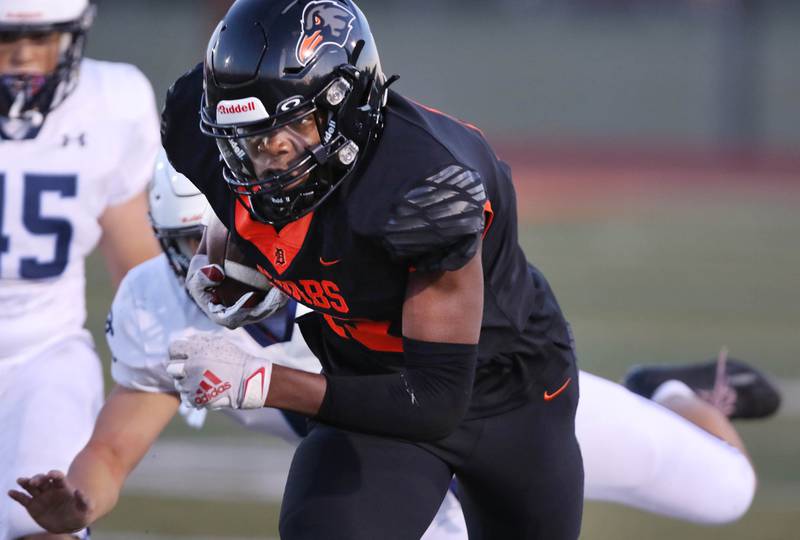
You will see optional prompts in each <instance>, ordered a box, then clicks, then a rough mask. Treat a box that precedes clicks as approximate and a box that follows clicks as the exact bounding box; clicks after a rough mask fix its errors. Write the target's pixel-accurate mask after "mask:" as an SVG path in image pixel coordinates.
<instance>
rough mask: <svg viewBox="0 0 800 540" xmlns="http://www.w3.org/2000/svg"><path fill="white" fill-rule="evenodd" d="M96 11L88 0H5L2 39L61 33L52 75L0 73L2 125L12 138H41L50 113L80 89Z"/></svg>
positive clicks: (0, 11) (1, 1) (0, 12)
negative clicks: (40, 135) (80, 75)
mask: <svg viewBox="0 0 800 540" xmlns="http://www.w3.org/2000/svg"><path fill="white" fill-rule="evenodd" d="M94 13H95V7H94V6H93V5H91V4H90V3H89V1H88V0H0V35H2V39H4V40H13V39H15V36H16V35H19V36H23V35H25V34H41V33H48V32H60V33H61V42H60V45H59V46H60V49H59V59H58V64H57V65H56V68H55V70H54V71H53V72H52V73H45V74H40V75H30V74H14V73H0V129H2V134H3V135H5V136H6V137H7V138H11V139H27V138H32V137H35V136H36V134H37V133H38V132H39V128H40V127H41V126H42V124H43V123H44V118H45V116H47V114H48V113H49V112H50V111H51V110H53V109H54V108H56V107H58V105H60V104H61V103H62V102H63V101H64V100H65V99H66V98H67V96H68V95H69V94H70V93H71V92H72V91H73V90H74V89H75V86H76V85H77V84H78V71H79V67H80V61H81V59H82V58H83V48H84V44H85V42H86V32H87V31H88V30H89V27H90V26H91V25H92V21H93V20H94Z"/></svg>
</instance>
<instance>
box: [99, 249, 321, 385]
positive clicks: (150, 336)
mask: <svg viewBox="0 0 800 540" xmlns="http://www.w3.org/2000/svg"><path fill="white" fill-rule="evenodd" d="M198 333H201V334H206V335H208V334H216V335H219V336H220V337H224V338H225V339H228V340H230V341H231V342H233V343H234V344H236V345H237V346H238V347H239V348H241V349H242V350H244V351H245V352H247V353H250V354H252V355H255V356H260V357H262V358H268V359H269V360H272V361H273V362H275V363H276V364H280V365H284V366H287V367H291V368H295V369H302V370H304V371H313V372H316V373H318V372H319V371H321V370H322V367H321V366H320V364H319V361H318V360H317V358H316V357H315V356H314V355H313V354H312V353H311V351H310V350H309V349H308V346H307V345H306V343H305V341H304V340H303V336H302V335H301V333H300V329H299V328H297V325H295V326H294V330H293V331H292V338H291V340H290V341H287V342H285V343H276V344H274V345H269V346H267V347H262V346H261V345H259V344H258V343H257V342H256V341H255V339H253V338H252V337H250V334H248V333H247V331H246V330H244V329H243V328H237V329H235V330H229V329H227V328H225V327H222V326H219V325H217V324H214V323H213V322H211V320H210V319H208V317H206V316H205V314H204V313H203V312H202V311H200V308H198V307H197V305H196V304H195V303H194V301H193V300H192V299H191V298H190V297H189V294H188V293H187V292H186V291H185V290H184V288H183V286H182V285H181V284H180V282H179V281H178V279H177V278H176V277H175V274H174V273H173V271H172V267H170V265H169V262H168V260H167V257H166V255H164V254H161V255H159V256H158V257H154V258H152V259H150V260H149V261H145V262H143V263H142V264H140V265H138V266H136V267H135V268H133V269H132V270H131V271H130V272H128V275H126V276H125V278H124V279H123V280H122V283H120V286H119V289H118V290H117V295H116V296H115V298H114V303H113V304H112V305H111V312H110V313H109V319H108V323H107V324H106V339H107V341H108V346H109V348H110V349H111V354H112V356H113V358H112V363H111V375H112V377H113V378H114V380H115V381H116V382H117V384H120V385H122V386H126V387H128V388H133V389H135V390H142V391H145V392H174V391H175V388H174V386H173V383H172V377H170V376H169V375H168V374H167V369H166V362H167V359H168V357H169V353H168V347H169V344H170V343H171V342H172V341H174V340H176V339H191V336H192V335H197V334H198Z"/></svg>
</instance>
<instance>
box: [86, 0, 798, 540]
mask: <svg viewBox="0 0 800 540" xmlns="http://www.w3.org/2000/svg"><path fill="white" fill-rule="evenodd" d="M229 4H230V2H229V1H226V0H205V1H201V0H170V1H169V2H164V1H156V0H138V1H137V2H126V1H123V0H118V1H115V0H99V1H98V5H99V15H98V19H97V21H96V24H95V27H94V29H93V30H92V33H91V34H90V40H89V44H90V45H89V53H90V55H92V56H94V57H98V58H103V59H111V60H122V61H128V62H132V63H134V64H137V65H138V66H139V67H140V68H141V69H142V70H143V71H144V72H145V73H146V74H147V75H148V77H149V78H150V79H151V81H152V83H153V85H154V87H155V89H156V92H157V95H158V97H159V101H160V103H163V95H164V92H165V91H166V89H167V87H168V85H169V84H170V83H171V81H173V80H174V79H175V78H176V77H177V76H178V75H179V74H181V73H182V72H184V71H185V70H187V69H189V68H190V67H191V66H192V65H193V64H194V63H195V62H197V61H199V60H200V59H201V58H202V56H203V53H204V50H205V44H206V40H207V38H208V36H209V35H210V32H211V30H212V29H213V27H214V25H215V23H216V21H217V20H218V19H219V18H220V16H221V15H222V14H223V13H224V11H225V9H226V8H227V7H228V5H229ZM360 5H361V7H362V9H363V10H364V11H365V13H366V14H367V16H368V18H369V19H370V21H371V25H372V29H373V32H374V33H375V35H376V38H377V41H378V44H379V46H380V47H381V56H382V60H383V65H384V69H385V71H387V72H388V73H390V74H391V73H395V72H396V73H399V74H400V75H401V76H402V78H401V80H400V82H399V83H398V84H397V86H396V88H397V89H398V90H400V91H401V92H403V93H404V94H406V95H408V96H410V97H414V98H415V99H417V100H420V101H422V102H424V103H426V104H428V105H431V106H433V107H437V108H440V109H442V110H445V111H447V112H448V113H451V114H453V115H455V116H458V117H460V118H463V119H465V120H468V121H470V122H472V123H475V124H477V125H478V126H480V127H481V128H482V129H483V130H484V132H485V133H486V134H487V136H488V137H489V139H490V140H491V141H492V142H493V143H494V144H495V146H496V148H497V151H498V154H499V155H500V156H501V157H502V158H504V159H506V160H507V161H509V162H510V163H511V165H512V167H513V169H514V172H515V183H516V185H517V189H518V195H519V206H520V211H521V220H522V225H521V229H522V239H523V243H524V247H525V250H526V253H527V254H528V257H529V259H530V260H531V261H533V262H534V263H535V264H537V265H538V266H539V267H540V268H542V269H543V270H544V272H545V274H546V275H547V276H548V277H549V279H550V280H551V282H552V283H553V285H554V287H555V290H556V291H557V293H558V294H559V298H560V301H561V303H562V306H563V308H564V310H565V312H566V314H567V316H568V318H569V319H570V320H571V322H572V324H573V326H574V329H575V333H576V336H577V341H578V351H579V355H580V360H581V362H582V367H583V368H585V369H588V370H590V371H593V372H595V373H598V374H600V375H603V376H606V377H609V378H612V379H618V378H619V377H620V376H621V375H622V373H623V372H624V371H625V368H626V367H627V366H628V365H629V364H630V363H633V362H641V361H647V362H667V361H678V360H680V361H696V360H702V359H705V358H710V357H713V356H714V355H715V354H716V352H717V350H718V349H719V347H720V346H722V345H727V346H728V347H729V348H730V350H731V354H732V355H733V356H739V357H742V358H746V359H749V360H751V361H754V362H756V363H758V364H759V365H760V366H761V367H763V368H765V369H767V370H769V371H770V372H771V373H773V374H774V376H775V378H776V379H777V380H778V381H779V382H780V384H781V386H782V387H783V388H784V390H785V403H784V407H783V409H782V411H781V413H780V414H779V415H778V416H777V417H776V418H774V419H771V420H769V421H767V422H758V423H751V424H740V428H741V432H742V434H743V436H744V439H745V440H746V442H747V444H748V446H749V448H750V449H751V451H752V456H753V459H754V461H755V465H756V469H757V470H758V472H759V475H760V487H759V491H758V494H757V496H756V499H755V501H754V504H753V507H752V509H751V511H750V512H749V514H748V515H747V516H746V517H745V518H744V519H743V520H742V521H740V522H739V523H736V524H734V525H731V526H727V527H722V528H704V527H698V526H692V525H687V524H683V523H679V522H676V521H672V520H668V519H664V518H658V517H654V516H650V515H647V514H643V513H640V512H636V511H633V510H627V509H623V508H619V507H615V506H612V505H606V504H596V503H594V504H589V505H587V509H586V517H585V521H584V533H583V536H582V538H585V539H591V540H600V539H607V538H608V539H610V538H615V539H616V538H647V539H674V538H681V539H687V540H688V539H706V538H726V539H727V540H734V539H752V538H759V539H763V540H766V539H781V540H783V539H788V538H797V537H798V536H800V532H798V531H800V512H798V508H800V429H798V428H799V427H800V423H799V422H798V417H799V415H800V369H798V367H797V362H798V359H800V337H799V336H800V69H798V66H800V38H798V36H800V5H798V4H797V2H793V1H791V0H761V1H756V0H694V1H689V0H674V1H672V2H663V1H658V0H558V1H556V0H527V1H525V0H495V1H493V2H485V1H480V0H460V1H456V0H443V1H437V2H430V1H423V0H405V1H402V2H401V1H398V0H381V1H378V0H362V1H361V2H360ZM120 106H124V104H120ZM94 261H95V264H93V265H91V266H92V272H93V273H92V275H91V276H90V287H89V289H90V290H89V294H90V309H91V310H92V313H91V318H90V325H91V328H92V330H93V332H94V333H95V336H96V338H97V339H98V346H99V348H100V349H101V351H102V352H103V354H104V355H105V358H106V359H107V358H108V353H107V349H106V348H105V345H104V343H103V340H102V337H101V330H102V321H103V318H104V316H105V312H106V310H107V306H108V305H109V303H110V299H111V295H112V292H111V290H110V288H109V285H108V280H107V278H106V276H105V273H104V269H103V268H102V264H101V263H100V261H99V259H98V258H95V259H94ZM290 457H291V447H290V446H289V445H287V444H285V443H283V442H280V441H276V440H269V439H267V438H265V437H260V436H258V435H254V434H248V433H246V432H243V431H241V430H238V429H237V428H235V427H233V426H232V425H230V424H228V423H227V422H226V421H225V420H224V419H219V418H215V417H214V415H213V414H212V415H211V418H210V421H209V423H208V426H207V429H204V430H203V431H202V432H197V433H196V432H192V431H191V430H189V429H188V428H186V427H184V426H182V425H181V424H180V422H175V423H173V425H172V426H170V428H169V430H168V432H167V433H166V434H165V436H164V437H162V440H161V441H160V442H159V444H158V446H157V447H156V448H155V449H154V451H153V452H152V453H151V454H150V455H148V457H147V458H146V459H145V460H144V462H143V463H142V465H141V466H140V468H139V470H137V472H136V473H135V474H134V476H133V478H132V479H131V482H130V483H129V486H128V488H127V489H126V491H125V496H124V498H123V500H122V501H121V502H120V504H119V506H118V508H117V509H116V511H115V512H113V513H112V514H111V515H110V516H108V517H107V518H105V519H103V520H102V521H100V522H99V523H98V525H97V527H96V528H95V531H94V532H95V537H96V538H100V539H103V538H111V539H134V538H150V539H164V538H195V539H197V538H229V539H230V538H255V537H260V538H264V537H271V538H274V537H276V536H277V532H276V531H277V527H276V524H277V512H278V505H279V501H280V492H281V486H282V482H283V478H284V475H285V471H286V467H287V465H288V462H289V459H290Z"/></svg>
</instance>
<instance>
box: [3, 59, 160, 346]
mask: <svg viewBox="0 0 800 540" xmlns="http://www.w3.org/2000/svg"><path fill="white" fill-rule="evenodd" d="M158 148H159V127H158V114H157V111H156V105H155V99H154V96H153V89H152V87H151V86H150V83H149V82H148V80H147V79H146V78H145V76H144V75H143V74H142V73H141V72H140V71H139V70H138V69H137V68H135V67H133V66H131V65H127V64H118V63H110V62H100V61H96V60H88V59H87V60H84V61H83V62H82V64H81V75H80V81H79V83H78V86H77V87H76V89H75V90H74V92H73V93H72V94H71V95H70V96H69V97H68V98H67V99H66V100H65V101H64V102H63V103H62V104H61V105H60V106H59V107H57V108H56V109H54V110H53V111H52V112H50V114H48V115H47V117H46V119H45V122H44V125H43V126H42V128H41V131H40V132H39V134H38V135H37V136H36V137H35V138H33V139H30V140H21V141H10V140H0V344H1V345H0V361H2V360H3V359H8V358H11V357H28V356H32V355H33V354H34V353H35V352H36V351H38V350H41V349H42V347H45V346H47V345H48V344H49V343H52V342H53V341H55V340H58V339H63V338H64V337H66V336H68V335H72V334H76V333H84V332H85V330H83V325H84V321H85V318H86V307H85V297H84V296H85V295H84V288H85V278H84V258H85V257H86V256H87V255H88V254H89V252H91V251H92V249H94V247H95V245H96V244H97V241H98V239H99V238H100V235H101V228H100V225H99V223H98V218H99V217H100V216H101V215H102V214H103V212H104V211H105V210H106V209H107V208H108V207H110V206H115V205H118V204H121V203H124V202H126V201H127V200H129V199H130V198H131V197H133V196H135V195H137V194H139V193H141V192H142V191H143V190H144V189H145V187H146V185H147V182H148V181H149V179H150V177H151V175H152V171H153V165H154V162H155V157H156V152H157V151H158Z"/></svg>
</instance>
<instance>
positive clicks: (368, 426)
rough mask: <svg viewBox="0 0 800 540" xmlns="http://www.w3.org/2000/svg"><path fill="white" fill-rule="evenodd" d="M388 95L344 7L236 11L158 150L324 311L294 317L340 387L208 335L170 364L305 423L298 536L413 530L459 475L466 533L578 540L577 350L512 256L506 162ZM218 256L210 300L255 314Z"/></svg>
mask: <svg viewBox="0 0 800 540" xmlns="http://www.w3.org/2000/svg"><path fill="white" fill-rule="evenodd" d="M201 69H202V71H201ZM393 80H394V78H393V77H391V78H388V79H387V78H386V77H385V76H384V74H383V72H382V70H381V65H380V61H379V58H378V53H377V48H376V46H375V42H374V40H373V37H372V34H371V32H370V30H369V26H368V24H367V21H366V19H365V18H364V16H363V14H362V13H361V12H360V11H359V9H358V7H357V6H355V5H354V4H353V3H352V2H350V1H349V0H314V1H306V0H300V1H297V0H274V1H255V0H238V1H237V2H236V3H234V5H233V6H232V7H231V9H230V10H229V11H228V13H227V14H226V16H225V18H224V20H223V21H221V22H220V24H219V26H218V27H217V29H216V31H215V32H214V34H213V36H212V37H211V40H210V43H209V47H208V51H207V55H206V59H205V62H204V64H203V66H202V68H201V67H199V66H198V68H196V69H195V70H193V71H191V72H190V73H188V74H187V75H185V76H184V77H182V78H181V79H179V80H178V81H177V82H176V83H175V85H174V86H173V88H172V89H171V91H170V94H169V96H168V99H167V104H166V107H165V111H164V118H163V133H162V135H163V143H164V145H165V147H166V149H167V152H168V154H169V157H170V160H171V161H172V163H173V165H174V166H175V167H176V169H178V170H179V171H180V172H182V173H184V174H185V175H186V176H187V177H189V178H190V179H191V180H192V181H193V182H194V183H195V184H196V185H197V186H198V187H199V188H200V189H201V191H203V193H204V194H205V195H206V196H207V198H208V199H209V201H210V203H211V205H212V207H213V209H214V211H215V212H216V214H217V215H218V216H219V218H220V219H221V220H222V221H223V223H225V224H226V226H227V227H228V228H229V229H230V230H231V231H232V234H233V237H234V238H235V239H236V241H237V243H238V244H239V245H240V247H241V249H242V250H243V251H244V252H245V253H246V254H247V255H248V256H249V257H251V258H252V259H253V260H255V261H258V263H259V265H260V269H261V270H262V271H263V273H264V274H265V275H266V276H267V277H268V278H269V279H270V280H271V281H272V283H273V284H274V285H275V286H276V287H278V288H280V289H281V290H282V291H283V292H284V293H286V295H288V296H290V297H292V298H294V299H296V300H297V301H298V302H301V303H303V304H305V305H307V306H309V307H310V308H312V309H313V310H314V313H312V314H310V315H307V316H305V317H302V318H301V319H300V321H299V324H300V325H301V329H302V331H303V335H304V337H305V338H306V341H307V342H308V344H309V346H310V347H311V349H312V350H313V352H314V353H315V354H316V355H317V356H318V358H319V359H320V361H321V363H322V365H323V367H324V372H323V374H322V375H318V374H311V373H304V372H298V371H294V370H291V369H288V368H284V367H281V366H277V365H276V366H272V365H268V364H265V363H264V362H263V361H257V360H255V359H253V358H252V357H247V355H240V354H236V353H235V351H234V350H233V349H232V348H231V347H227V346H224V345H223V344H216V345H215V344H212V343H192V342H178V343H176V344H174V346H173V348H172V351H171V356H172V362H171V365H170V371H171V373H172V374H173V375H174V376H175V377H176V379H177V381H178V385H179V388H180V389H181V390H182V392H183V393H184V397H185V398H187V399H199V401H197V403H202V404H205V405H207V406H212V407H214V406H221V405H225V406H231V407H242V408H250V407H261V406H269V407H277V408H282V409H288V410H293V411H297V412H300V413H303V414H305V415H307V416H308V417H310V418H311V420H312V421H311V425H312V429H311V431H310V433H309V435H308V437H307V438H306V439H305V440H304V441H303V442H302V443H301V444H300V446H299V448H298V450H297V453H296V454H295V458H294V462H293V464H292V469H291V471H290V474H289V479H288V482H287V487H286V492H285V495H284V501H283V505H282V508H281V524H280V533H281V537H282V538H285V539H290V540H293V539H306V538H308V539H314V540H318V539H320V538H326V539H334V538H341V539H347V540H353V539H358V538H363V539H374V538H384V539H395V538H396V539H416V538H419V537H420V535H421V534H422V532H423V531H424V530H425V528H426V527H427V525H428V524H429V523H430V520H431V518H432V517H433V515H434V514H435V512H436V509H437V507H438V505H439V503H440V501H441V500H442V498H443V496H444V495H445V492H446V490H447V488H448V485H449V484H450V480H451V477H452V475H453V474H455V475H456V476H457V478H458V480H459V490H460V497H461V500H462V503H463V507H464V512H465V515H466V520H467V525H468V528H469V532H470V538H473V539H492V540H495V539H498V538H502V539H504V540H509V539H517V538H519V539H523V538H525V539H528V538H548V539H571V538H577V537H578V534H579V530H580V520H581V510H582V498H583V485H582V482H583V471H582V461H581V455H580V449H579V447H578V444H577V441H576V439H575V429H574V417H575V408H576V405H577V400H578V381H577V371H576V366H575V357H574V352H573V343H572V337H571V335H570V331H569V327H568V324H567V323H566V321H565V320H564V317H563V316H562V314H561V311H560V309H559V306H558V304H557V302H556V300H555V297H554V296H553V293H552V291H551V290H550V287H549V286H548V284H547V282H546V280H545V279H544V277H542V275H541V274H540V273H539V272H538V270H536V269H535V268H534V267H532V266H531V265H530V264H529V263H528V262H527V261H526V259H525V256H524V254H523V253H522V250H521V249H520V247H519V245H518V242H517V216H516V201H515V194H514V189H513V186H512V182H511V173H510V170H509V168H508V166H507V165H506V164H504V163H503V162H501V161H500V160H498V159H497V157H496V156H495V155H494V152H493V151H492V149H491V148H490V147H489V145H488V143H487V142H486V140H485V139H484V137H483V136H482V134H481V133H480V131H479V130H477V129H476V128H475V127H473V126H470V125H468V124H464V123H462V122H459V121H457V120H455V119H453V118H451V117H449V116H447V115H444V114H442V113H439V112H437V111H434V110H431V109H428V108H426V107H424V106H421V105H419V104H417V103H415V102H413V101H410V100H408V99H406V98H404V97H402V96H400V95H398V94H397V93H395V92H392V91H390V90H389V89H388V87H389V85H390V84H391V83H392V81H393ZM198 105H200V107H199V108H200V111H199V112H200V117H201V122H200V127H198V122H197V120H198ZM201 132H202V133H201ZM220 155H221V157H222V160H220V159H219V158H220ZM206 262H207V258H205V259H204V256H203V255H202V254H201V255H198V256H196V257H195V260H194V261H193V265H192V267H193V268H192V270H190V274H191V275H190V277H189V280H188V285H189V288H190V289H191V290H192V291H193V296H195V299H197V300H199V302H198V303H199V304H200V305H201V306H205V309H206V311H207V312H208V314H209V316H211V317H212V319H214V320H216V321H218V322H221V323H224V324H228V325H230V326H235V325H237V324H244V323H245V322H249V321H250V320H251V319H250V318H249V317H248V309H249V308H245V307H243V306H241V305H238V303H237V305H235V306H232V307H229V308H225V307H222V306H217V305H214V303H213V296H212V295H211V294H210V293H209V292H208V291H207V289H208V288H209V287H213V285H215V284H216V283H218V282H220V281H221V279H222V278H223V277H224V275H223V273H222V271H221V269H220V268H219V267H216V266H206V265H205V263H206ZM198 396H199V398H198ZM200 398H202V399H200Z"/></svg>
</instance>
